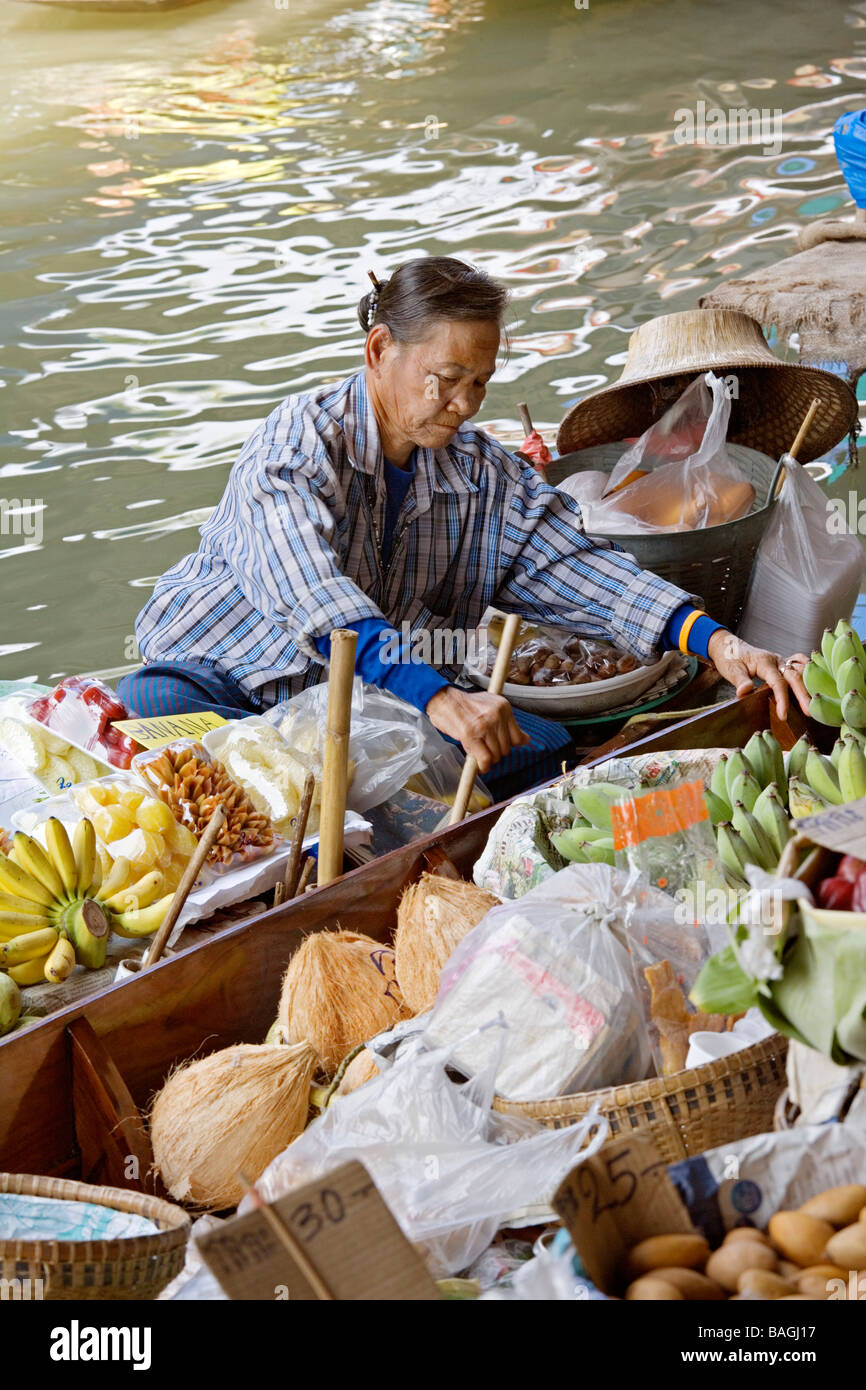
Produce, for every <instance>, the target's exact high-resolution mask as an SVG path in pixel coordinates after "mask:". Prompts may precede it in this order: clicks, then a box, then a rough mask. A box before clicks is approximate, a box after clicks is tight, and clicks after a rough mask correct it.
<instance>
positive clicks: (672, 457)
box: [581, 372, 755, 535]
mask: <svg viewBox="0 0 866 1390" xmlns="http://www.w3.org/2000/svg"><path fill="white" fill-rule="evenodd" d="M730 413H731V402H730V398H729V396H728V393H727V388H726V386H725V383H724V381H722V380H721V379H720V378H719V377H717V376H715V375H714V374H713V373H712V372H707V373H706V374H705V375H704V376H701V377H698V378H697V379H696V380H695V381H693V382H692V383H691V384H690V385H689V386H688V387H687V388H686V390H685V391H684V392H683V394H682V395H681V396H680V398H679V400H678V401H676V402H675V404H674V405H672V406H671V407H670V409H669V410H667V411H665V413H664V415H663V416H662V418H661V419H660V420H657V421H656V423H655V424H654V425H651V426H650V428H649V429H648V430H647V431H646V432H645V433H644V434H642V435H641V437H640V439H638V440H637V441H636V442H635V443H634V444H633V445H632V446H631V448H630V449H628V450H627V451H626V452H625V453H624V454H623V456H622V458H621V459H620V460H619V462H618V463H617V465H616V467H615V468H614V470H613V472H612V473H611V475H610V480H609V482H608V485H607V487H606V489H605V491H604V495H603V496H602V497H601V499H600V500H597V501H592V500H591V499H590V498H589V497H588V498H586V499H585V500H584V499H581V501H582V506H583V508H584V520H585V524H586V529H587V531H589V532H597V533H600V534H603V535H617V534H619V535H639V534H645V533H650V532H670V531H695V530H700V529H702V528H704V527H708V526H720V525H722V524H723V523H725V522H728V521H735V520H737V518H739V517H742V516H746V515H747V513H748V512H749V511H750V509H751V507H752V504H753V503H754V501H755V489H754V488H753V487H752V485H751V483H750V482H749V481H748V479H747V478H746V477H744V475H743V473H742V471H741V470H740V469H739V468H738V467H737V465H736V464H735V463H734V462H733V460H732V459H731V458H730V457H729V455H728V451H727V448H726V446H725V440H726V437H727V432H728V420H729V418H730Z"/></svg>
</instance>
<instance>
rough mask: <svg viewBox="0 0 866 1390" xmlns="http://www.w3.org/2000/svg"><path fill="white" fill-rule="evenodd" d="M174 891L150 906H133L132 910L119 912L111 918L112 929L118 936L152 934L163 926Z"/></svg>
mask: <svg viewBox="0 0 866 1390" xmlns="http://www.w3.org/2000/svg"><path fill="white" fill-rule="evenodd" d="M173 897H174V893H166V895H165V897H163V898H158V899H157V901H156V902H155V903H151V905H150V907H140V908H133V909H132V910H131V911H130V912H118V913H116V914H115V915H114V917H113V918H112V920H111V928H112V931H116V932H117V935H118V936H126V937H133V938H134V937H139V936H152V935H153V933H154V932H155V931H158V930H159V928H160V927H161V926H162V919H163V918H164V917H165V914H166V912H167V911H168V906H169V903H170V902H171V900H172V898H173Z"/></svg>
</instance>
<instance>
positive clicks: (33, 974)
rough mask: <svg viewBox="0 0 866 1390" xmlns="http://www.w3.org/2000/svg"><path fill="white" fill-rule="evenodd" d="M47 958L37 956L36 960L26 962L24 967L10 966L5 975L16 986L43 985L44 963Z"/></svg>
mask: <svg viewBox="0 0 866 1390" xmlns="http://www.w3.org/2000/svg"><path fill="white" fill-rule="evenodd" d="M47 960H48V956H47V955H44V956H37V958H36V960H28V961H27V962H26V964H24V965H10V967H9V970H8V971H7V974H8V975H10V976H11V978H12V979H13V980H14V981H15V983H16V985H42V984H44V983H45V962H46V961H47Z"/></svg>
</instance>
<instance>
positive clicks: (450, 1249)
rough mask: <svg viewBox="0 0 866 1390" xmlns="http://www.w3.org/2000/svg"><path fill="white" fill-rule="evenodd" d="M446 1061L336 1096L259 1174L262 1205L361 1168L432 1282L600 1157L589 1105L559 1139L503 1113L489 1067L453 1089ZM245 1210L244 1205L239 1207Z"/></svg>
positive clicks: (389, 1073)
mask: <svg viewBox="0 0 866 1390" xmlns="http://www.w3.org/2000/svg"><path fill="white" fill-rule="evenodd" d="M449 1060H450V1049H448V1048H442V1049H436V1050H433V1051H428V1050H426V1049H422V1050H420V1051H417V1052H413V1053H412V1054H411V1055H408V1056H405V1057H400V1058H398V1060H397V1061H396V1062H394V1063H393V1065H392V1066H390V1067H388V1069H387V1070H386V1071H384V1072H383V1073H382V1075H381V1076H377V1077H374V1078H373V1080H372V1081H368V1082H367V1083H366V1084H365V1085H364V1086H362V1087H360V1088H359V1089H358V1090H357V1091H353V1092H351V1093H350V1094H349V1095H346V1096H340V1097H339V1098H338V1099H337V1100H336V1101H334V1102H333V1103H332V1104H331V1105H330V1106H329V1107H328V1109H327V1110H326V1111H325V1113H324V1115H322V1116H321V1118H320V1119H317V1120H316V1121H315V1122H314V1123H313V1124H311V1125H310V1126H308V1128H307V1129H306V1130H305V1131H304V1133H303V1134H302V1135H301V1136H300V1137H299V1138H298V1139H296V1140H295V1141H294V1143H293V1144H290V1145H289V1147H288V1148H287V1149H286V1150H285V1151H284V1152H283V1153H282V1154H280V1156H279V1157H278V1158H276V1159H274V1161H273V1162H272V1163H271V1164H270V1165H269V1166H268V1168H266V1169H265V1172H264V1173H263V1174H262V1176H261V1178H259V1180H258V1182H257V1183H256V1187H257V1189H258V1190H259V1192H260V1193H261V1195H262V1196H263V1197H264V1199H265V1201H266V1202H273V1201H276V1200H277V1199H278V1198H279V1197H282V1196H283V1195H284V1194H285V1193H286V1192H288V1191H289V1190H290V1189H291V1188H293V1187H297V1186H299V1185H300V1184H302V1183H305V1182H309V1181H312V1180H313V1179H314V1178H317V1177H319V1176H321V1175H322V1174H323V1173H326V1172H328V1171H329V1170H330V1169H332V1168H335V1167H337V1166H338V1165H339V1164H341V1163H347V1162H349V1161H350V1160H351V1159H359V1160H360V1162H361V1163H363V1164H364V1166H365V1167H366V1168H367V1169H368V1170H369V1172H370V1175H371V1176H372V1178H373V1180H374V1182H375V1184H376V1186H377V1187H378V1189H379V1191H380V1192H381V1194H382V1196H383V1198H384V1199H385V1201H386V1202H387V1204H388V1206H389V1207H390V1209H391V1211H392V1212H393V1214H394V1216H395V1217H396V1219H397V1221H398V1222H399V1224H400V1226H401V1227H402V1228H403V1231H404V1233H405V1235H406V1236H407V1237H408V1239H409V1240H411V1241H412V1242H413V1243H414V1244H416V1245H419V1246H421V1247H422V1249H423V1251H424V1253H425V1255H426V1258H427V1262H428V1265H429V1267H430V1271H431V1273H432V1274H433V1275H434V1277H439V1278H443V1277H445V1276H447V1275H449V1274H456V1273H458V1272H459V1271H460V1270H463V1269H466V1268H467V1266H468V1265H470V1264H471V1263H472V1261H473V1260H475V1259H477V1258H478V1256H479V1255H481V1254H482V1252H483V1251H484V1250H486V1249H487V1247H488V1246H489V1245H490V1242H491V1240H492V1239H493V1237H494V1235H495V1234H496V1231H497V1229H498V1228H499V1226H500V1225H501V1224H502V1223H503V1221H504V1220H505V1219H506V1217H507V1216H509V1215H510V1214H511V1213H512V1212H514V1211H515V1210H517V1209H520V1208H521V1207H523V1206H525V1205H527V1204H529V1203H534V1202H537V1201H539V1200H542V1201H549V1199H550V1198H551V1196H552V1194H553V1192H554V1191H555V1189H556V1187H557V1186H558V1184H559V1183H560V1182H561V1181H562V1179H563V1178H564V1177H565V1175H566V1173H568V1172H570V1170H571V1169H572V1168H573V1167H574V1166H575V1164H577V1163H579V1162H581V1161H582V1160H583V1159H585V1158H588V1157H589V1156H590V1154H592V1153H595V1152H596V1150H597V1149H598V1148H600V1146H601V1144H602V1143H603V1142H604V1139H605V1138H606V1137H607V1123H606V1121H605V1120H604V1119H603V1117H602V1116H601V1115H600V1113H599V1111H598V1110H597V1108H595V1107H593V1109H592V1110H590V1112H589V1113H588V1114H587V1115H586V1116H585V1117H584V1118H583V1119H582V1120H581V1121H579V1123H577V1124H574V1125H568V1126H566V1127H565V1128H564V1129H560V1130H550V1129H544V1128H543V1127H542V1126H541V1125H539V1124H537V1123H536V1122H535V1121H533V1120H525V1119H517V1118H516V1117H514V1116H511V1115H502V1114H499V1113H498V1112H497V1111H495V1110H493V1109H492V1108H491V1107H492V1101H493V1094H494V1085H493V1080H494V1074H495V1063H494V1065H493V1066H491V1067H488V1068H487V1069H486V1070H484V1071H482V1072H481V1073H480V1074H479V1075H477V1076H476V1077H474V1079H472V1080H470V1081H467V1082H465V1083H463V1084H458V1083H456V1082H454V1081H452V1080H451V1079H450V1078H449V1076H448V1071H447V1068H448V1066H449ZM590 1136H591V1137H590ZM249 1207H250V1199H249V1198H248V1197H245V1198H244V1199H243V1201H242V1203H241V1206H240V1210H241V1211H242V1212H243V1211H246V1210H248V1209H249Z"/></svg>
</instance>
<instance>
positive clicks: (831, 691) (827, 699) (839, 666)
mask: <svg viewBox="0 0 866 1390" xmlns="http://www.w3.org/2000/svg"><path fill="white" fill-rule="evenodd" d="M803 683H804V685H805V686H806V689H807V690H808V692H809V694H810V696H811V700H810V701H809V713H810V714H811V715H812V718H813V719H817V720H818V721H819V723H821V724H830V725H832V726H833V727H835V728H837V729H841V728H842V727H843V726H845V727H847V729H848V730H849V731H850V732H851V733H852V734H854V735H855V737H856V736H859V738H860V742H861V745H862V743H863V741H864V739H866V651H864V649H863V643H862V642H861V641H860V638H859V637H858V636H857V633H856V632H855V631H854V629H853V627H852V626H851V624H850V623H848V622H845V621H844V619H841V620H840V621H839V622H838V623H837V624H836V626H835V628H834V629H833V630H832V631H831V630H830V628H829V627H828V628H825V630H824V636H823V637H822V638H821V650H820V651H819V652H813V653H812V656H811V658H810V660H809V661H808V662H807V663H806V669H805V670H804V672H803Z"/></svg>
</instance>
